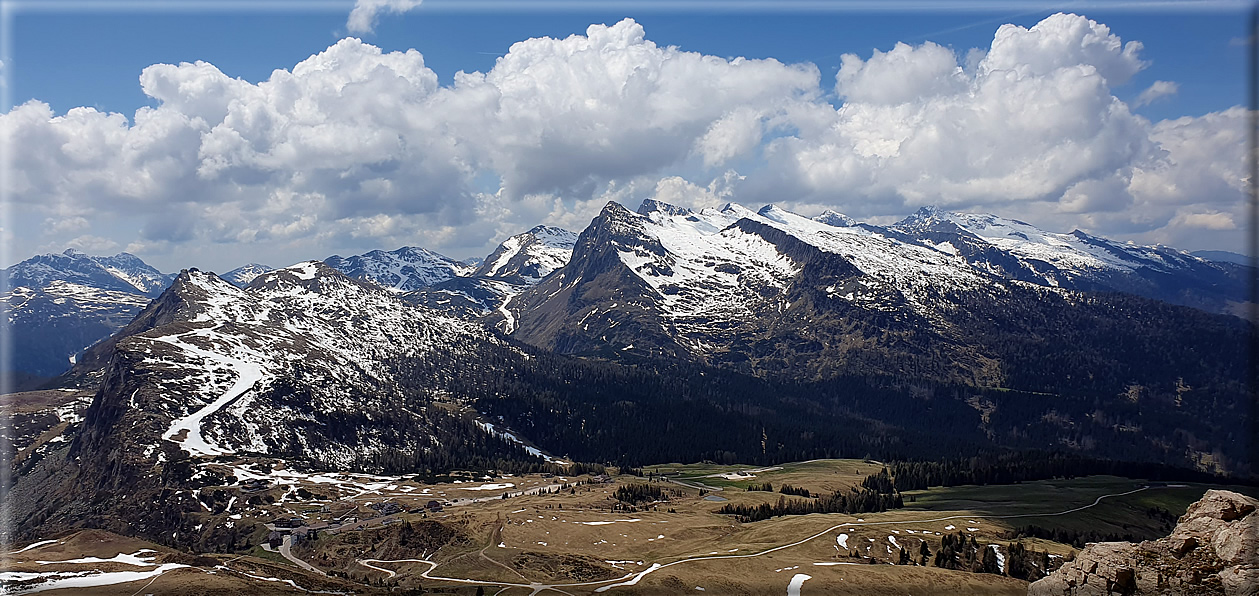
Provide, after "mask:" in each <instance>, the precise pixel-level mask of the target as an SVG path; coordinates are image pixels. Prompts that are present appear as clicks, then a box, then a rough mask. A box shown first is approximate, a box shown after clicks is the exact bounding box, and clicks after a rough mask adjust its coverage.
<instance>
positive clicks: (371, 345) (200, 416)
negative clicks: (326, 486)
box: [89, 261, 501, 466]
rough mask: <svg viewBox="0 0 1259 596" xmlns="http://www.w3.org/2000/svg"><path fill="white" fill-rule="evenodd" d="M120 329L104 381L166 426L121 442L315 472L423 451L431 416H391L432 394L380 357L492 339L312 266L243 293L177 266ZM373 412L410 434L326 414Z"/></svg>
mask: <svg viewBox="0 0 1259 596" xmlns="http://www.w3.org/2000/svg"><path fill="white" fill-rule="evenodd" d="M126 331H127V332H131V334H130V335H128V336H126V337H124V338H121V339H119V340H118V341H116V343H115V346H114V354H113V362H111V363H110V365H109V370H108V371H107V377H106V381H105V384H106V385H110V384H111V383H116V382H117V383H121V384H122V385H121V386H120V387H119V388H118V389H120V390H121V391H122V393H124V394H128V392H130V393H129V394H128V395H127V396H126V398H125V399H126V402H127V405H128V409H138V410H139V411H142V412H143V415H144V417H145V419H146V421H161V424H167V426H166V428H165V429H163V430H162V431H161V432H160V433H154V434H150V435H149V436H147V437H146V436H143V435H142V434H138V435H136V436H134V437H133V438H131V439H130V440H132V441H135V442H136V443H137V444H136V445H135V447H136V448H137V449H140V450H142V451H146V452H149V453H153V452H155V450H156V449H157V446H158V444H159V443H160V441H161V440H163V439H164V440H167V441H174V442H175V443H176V444H178V445H179V446H180V448H182V449H183V450H185V451H188V452H189V454H191V455H192V456H194V457H195V456H215V455H221V454H230V453H237V452H249V453H258V454H274V455H283V456H286V457H304V458H307V459H310V460H313V461H315V462H319V463H322V464H325V465H328V466H338V465H339V466H348V465H349V464H350V463H351V462H352V461H354V460H355V458H360V457H370V456H371V455H372V454H373V453H380V452H383V451H384V450H386V449H388V448H393V447H399V446H401V447H402V448H404V449H406V450H408V451H409V452H422V451H423V450H424V449H425V448H426V447H430V446H431V445H430V444H427V443H426V441H428V440H430V439H431V436H430V435H429V434H428V433H426V432H425V431H426V429H430V428H431V427H432V424H431V423H427V421H426V420H425V416H424V415H423V414H420V413H415V412H410V413H407V412H405V411H403V410H406V409H413V410H417V411H421V412H422V411H423V410H424V408H425V407H427V405H428V401H430V400H431V398H432V396H431V395H424V394H411V393H407V392H404V391H403V390H402V389H400V387H399V381H398V380H397V379H396V378H394V373H393V371H392V370H391V368H390V366H391V365H390V360H391V359H392V358H395V357H400V356H404V355H405V356H410V357H415V356H418V355H422V354H427V353H435V352H440V353H442V354H445V355H452V357H456V358H460V357H463V358H468V359H473V358H476V357H477V354H476V350H477V349H478V347H480V346H482V345H486V344H494V343H495V342H500V341H501V340H497V339H496V338H494V337H492V336H491V335H489V334H488V333H487V332H486V331H484V329H482V328H481V327H480V326H477V325H474V324H470V323H465V322H462V321H458V320H455V319H450V318H447V317H442V316H439V315H436V314H433V313H430V312H428V311H425V310H422V309H416V308H412V307H409V306H407V305H406V304H404V303H402V302H401V301H400V300H398V299H397V298H396V297H394V296H392V295H391V294H390V293H388V292H386V291H383V290H380V289H377V288H375V287H372V286H369V285H367V284H365V283H363V282H360V281H357V280H353V279H350V278H348V277H346V276H344V275H341V274H340V273H338V272H336V271H335V270H333V269H331V268H329V267H327V266H325V265H323V264H322V263H319V262H314V261H312V262H308V263H300V264H298V265H294V266H292V267H288V268H285V269H280V270H276V271H273V272H271V273H268V274H265V275H263V276H260V277H258V278H255V279H254V280H253V281H252V282H251V283H250V284H249V286H247V287H246V288H245V289H240V288H236V287H235V286H233V285H231V284H228V283H226V282H224V281H223V280H221V279H219V278H217V277H214V276H213V275H211V274H207V273H203V272H200V271H195V270H193V271H189V272H188V273H186V274H183V275H181V276H180V277H179V278H178V279H177V280H176V283H175V284H174V285H173V286H172V288H171V290H170V291H169V292H168V293H167V294H166V295H164V296H162V298H160V299H159V300H157V301H155V302H154V304H153V305H151V306H150V307H149V308H147V309H146V310H145V311H144V312H143V313H142V314H141V315H140V316H139V317H137V319H136V321H135V322H134V324H133V326H130V327H129V328H128V329H127V330H126ZM108 393H109V395H106V396H105V397H115V396H114V395H113V393H112V392H108ZM99 405H100V407H106V404H105V403H104V401H102V404H99ZM94 407H96V406H94ZM375 411H381V412H383V411H394V413H393V415H396V416H399V417H400V418H413V420H410V421H409V422H410V426H411V427H413V430H414V432H415V433H416V435H415V436H413V437H372V436H359V435H358V434H357V433H359V432H360V429H358V428H356V427H355V425H353V424H347V425H346V426H345V427H344V428H340V429H336V428H334V427H335V426H336V425H335V422H338V418H340V421H341V422H346V423H349V422H350V421H351V420H353V419H355V418H357V417H360V416H362V415H363V413H364V412H375ZM105 418H108V417H105ZM96 424H97V425H98V426H99V424H100V417H98V419H97V421H96ZM298 427H300V428H302V429H303V431H302V432H296V431H295V429H296V428H298ZM308 427H309V428H308ZM338 432H343V433H348V434H337V433H338ZM391 439H392V440H391ZM401 439H409V440H402V441H399V440H401ZM89 442H90V441H89Z"/></svg>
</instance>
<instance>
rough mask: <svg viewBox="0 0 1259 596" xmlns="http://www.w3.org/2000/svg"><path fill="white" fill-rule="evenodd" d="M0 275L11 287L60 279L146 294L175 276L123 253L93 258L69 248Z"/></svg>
mask: <svg viewBox="0 0 1259 596" xmlns="http://www.w3.org/2000/svg"><path fill="white" fill-rule="evenodd" d="M0 274H3V275H5V276H7V277H8V279H9V284H10V287H13V288H16V287H27V288H31V289H43V288H46V287H48V286H49V285H50V284H52V283H54V282H58V281H62V282H70V283H73V284H77V285H80V286H86V287H92V288H97V289H101V290H111V291H116V292H132V293H136V294H144V295H147V296H156V295H157V294H159V293H161V291H162V290H163V289H165V288H166V286H167V285H169V284H170V282H171V280H172V279H174V277H175V276H174V275H168V274H164V273H162V272H160V271H158V270H157V269H154V268H153V267H151V266H149V265H148V264H147V263H145V262H144V261H142V260H141V259H140V258H139V257H136V256H135V255H131V254H128V253H125V252H124V253H119V254H116V255H114V256H112V257H97V256H91V255H88V254H86V253H83V252H81V251H78V250H75V249H73V248H71V249H68V250H66V251H65V252H63V253H61V254H44V255H36V256H34V257H31V258H29V259H27V260H25V261H22V262H21V263H18V264H16V265H13V266H12V267H9V268H8V269H5V270H3V271H0Z"/></svg>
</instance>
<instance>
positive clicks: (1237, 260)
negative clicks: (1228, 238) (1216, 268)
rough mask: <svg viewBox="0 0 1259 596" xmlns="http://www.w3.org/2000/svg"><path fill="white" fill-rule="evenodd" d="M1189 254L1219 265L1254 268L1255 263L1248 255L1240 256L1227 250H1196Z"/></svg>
mask: <svg viewBox="0 0 1259 596" xmlns="http://www.w3.org/2000/svg"><path fill="white" fill-rule="evenodd" d="M1189 254H1191V255H1193V256H1195V257H1198V258H1200V259H1206V260H1208V261H1216V262H1219V263H1233V264H1235V265H1245V266H1247V267H1250V266H1253V264H1254V261H1253V260H1251V258H1250V257H1248V256H1246V255H1239V254H1237V253H1235V252H1228V251H1227V250H1195V251H1193V252H1191V253H1189Z"/></svg>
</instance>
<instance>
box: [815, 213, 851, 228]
mask: <svg viewBox="0 0 1259 596" xmlns="http://www.w3.org/2000/svg"><path fill="white" fill-rule="evenodd" d="M813 221H820V222H822V223H824V224H826V225H828V226H835V227H837V228H851V227H853V226H855V225H857V220H855V219H853V218H851V217H848V216H847V215H844V214H843V213H839V212H836V211H831V210H830V209H827V210H826V211H823V212H822V214H821V215H818V216H816V217H814V218H813Z"/></svg>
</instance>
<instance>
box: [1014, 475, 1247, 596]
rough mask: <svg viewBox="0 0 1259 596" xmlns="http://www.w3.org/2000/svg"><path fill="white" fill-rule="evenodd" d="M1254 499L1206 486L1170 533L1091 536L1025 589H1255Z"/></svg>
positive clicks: (1060, 594) (1031, 595) (1047, 595)
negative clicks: (1133, 537) (1131, 538)
mask: <svg viewBox="0 0 1259 596" xmlns="http://www.w3.org/2000/svg"><path fill="white" fill-rule="evenodd" d="M1256 508H1259V501H1257V500H1255V499H1253V498H1250V497H1247V496H1244V495H1240V494H1237V493H1235V492H1231V491H1226V490H1210V491H1207V493H1206V494H1205V495H1204V496H1203V497H1202V499H1201V500H1199V501H1198V502H1197V503H1194V504H1193V505H1190V506H1189V509H1188V510H1187V511H1186V512H1185V514H1184V515H1183V516H1181V518H1180V520H1179V521H1178V522H1177V524H1176V528H1175V529H1174V530H1173V531H1172V533H1171V535H1170V536H1168V537H1166V538H1161V539H1159V540H1147V541H1145V542H1142V543H1140V544H1132V543H1130V542H1099V543H1096V544H1090V545H1088V546H1087V547H1085V549H1084V550H1083V551H1081V552H1080V554H1079V555H1078V556H1076V558H1075V560H1074V561H1072V562H1070V563H1068V564H1066V565H1063V566H1062V568H1060V569H1058V570H1057V571H1055V572H1054V573H1052V574H1051V575H1049V576H1048V577H1046V578H1044V579H1042V580H1040V581H1037V582H1035V583H1033V584H1031V585H1030V586H1029V587H1028V590H1027V593H1028V596H1068V595H1070V596H1085V595H1094V594H1096V595H1099V596H1100V595H1106V594H1178V595H1179V594H1184V595H1199V594H1202V595H1205V594H1225V595H1227V596H1243V595H1244V596H1253V595H1255V594H1259V514H1255V510H1256Z"/></svg>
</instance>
